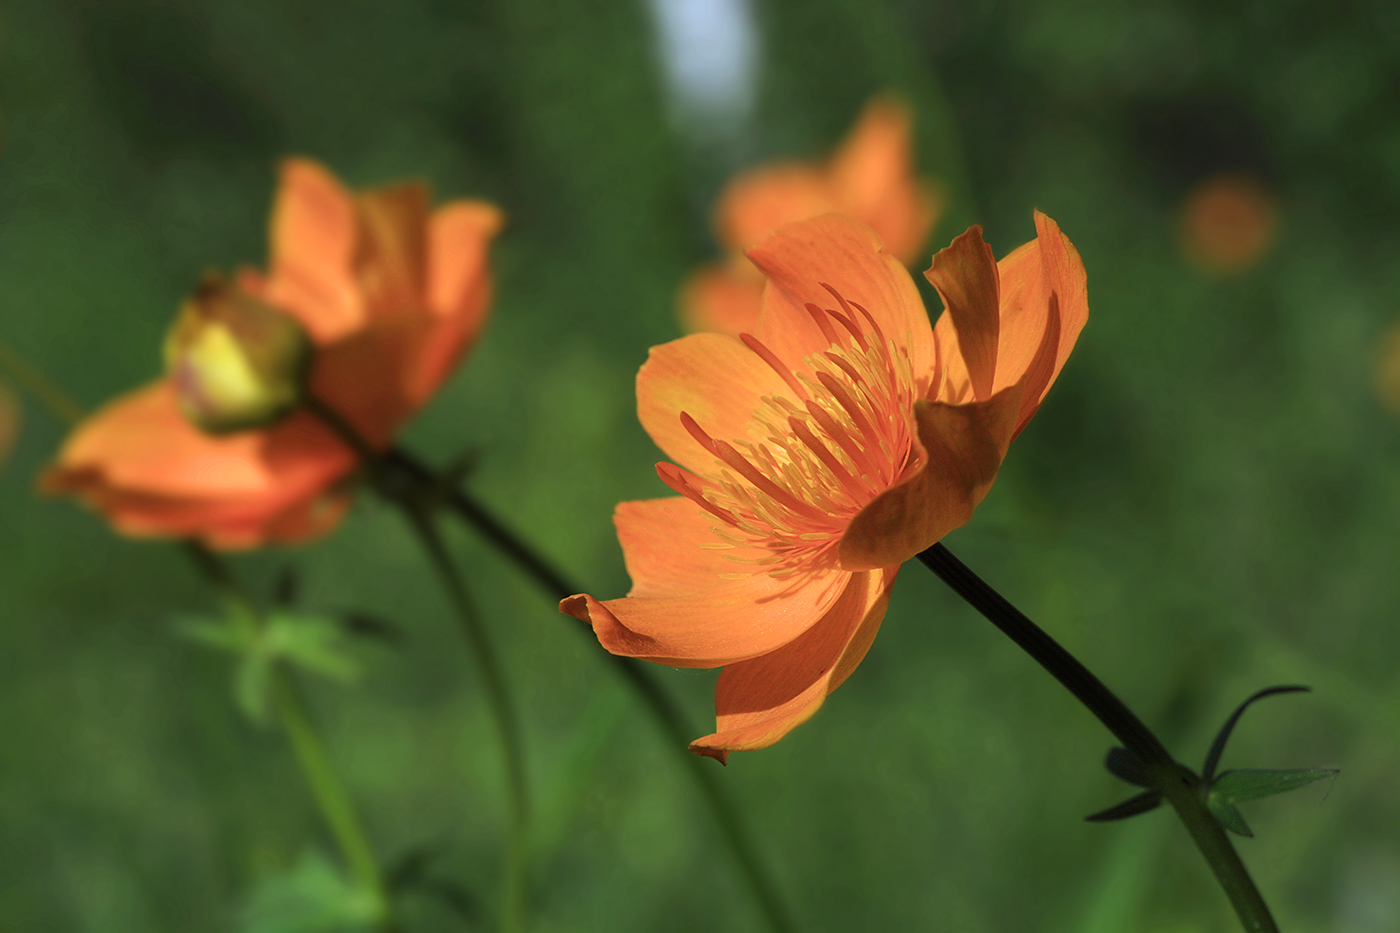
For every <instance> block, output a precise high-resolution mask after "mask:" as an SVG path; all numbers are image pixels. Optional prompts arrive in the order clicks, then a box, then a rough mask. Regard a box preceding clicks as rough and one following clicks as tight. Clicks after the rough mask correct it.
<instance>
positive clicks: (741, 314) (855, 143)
mask: <svg viewBox="0 0 1400 933" xmlns="http://www.w3.org/2000/svg"><path fill="white" fill-rule="evenodd" d="M910 123H911V120H910V116H909V109H908V108H907V107H906V106H904V104H902V103H901V102H900V101H899V100H897V99H895V98H893V97H877V98H875V99H874V100H872V101H871V102H870V103H869V104H867V105H866V108H865V112H864V113H862V114H861V117H860V122H858V123H857V124H856V126H855V129H853V130H852V131H851V134H850V136H848V137H847V138H846V141H845V142H844V143H842V144H841V148H840V149H838V150H837V151H836V154H835V155H833V156H832V157H831V160H830V161H829V162H828V163H827V164H826V165H825V166H818V165H810V164H804V163H792V162H789V163H780V164H777V165H770V166H766V167H764V168H759V169H755V170H753V171H750V172H746V173H745V174H743V175H740V176H739V177H738V178H735V179H734V180H733V181H732V182H730V183H729V186H728V187H727V188H726V189H725V191H724V194H723V195H721V197H720V202H719V207H718V209H717V210H716V212H715V222H714V223H715V235H716V237H717V238H718V239H719V241H720V244H721V245H722V246H723V247H724V248H725V249H726V250H727V251H728V252H729V257H728V259H727V260H726V261H725V263H724V265H722V266H711V267H708V268H705V269H702V270H701V271H700V272H698V273H696V274H695V275H694V276H692V277H691V278H690V279H689V280H688V281H687V282H686V283H685V285H684V286H682V288H681V294H680V311H681V320H682V323H683V324H684V325H685V327H686V329H687V330H690V331H715V332H717V333H721V334H730V335H733V336H736V337H737V336H738V335H739V334H741V333H744V332H746V331H752V330H753V329H754V326H755V325H756V324H757V322H758V313H759V308H760V307H761V305H762V298H763V274H762V273H761V272H759V271H758V269H757V268H756V267H755V266H754V264H753V263H751V262H749V260H748V259H746V258H744V254H743V250H744V249H745V248H747V247H749V246H751V245H753V244H754V243H757V242H758V241H759V240H761V239H763V238H764V237H766V236H768V235H769V234H770V233H772V232H773V231H774V230H776V229H777V228H779V227H781V226H783V225H784V224H787V223H791V222H793V221H797V220H805V219H807V218H809V217H816V216H818V215H820V214H826V213H829V212H832V211H835V212H836V213H839V214H845V215H846V216H847V217H851V218H853V219H855V220H858V221H860V222H861V223H863V224H865V225H866V226H867V227H869V228H870V229H872V230H874V231H875V232H876V233H877V234H878V235H879V236H880V237H881V238H882V239H883V240H884V241H885V248H886V249H887V250H888V251H889V252H890V253H891V254H893V255H894V256H895V258H897V259H898V260H899V261H900V262H902V263H904V264H906V265H907V264H909V263H911V262H913V261H914V260H916V259H917V258H918V257H919V254H920V252H921V250H922V249H923V247H924V241H925V240H927V239H928V234H929V231H930V230H931V229H932V228H933V225H934V223H936V222H937V220H938V214H939V211H940V208H941V204H942V195H941V193H940V192H939V191H938V190H937V189H936V188H935V187H934V186H932V185H931V184H929V183H928V182H925V181H922V180H920V179H918V178H915V177H914V175H913V164H912V162H913V159H912V156H911V148H912V147H911V144H910V139H909V137H910V132H911V127H910Z"/></svg>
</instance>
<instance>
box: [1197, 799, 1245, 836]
mask: <svg viewBox="0 0 1400 933" xmlns="http://www.w3.org/2000/svg"><path fill="white" fill-rule="evenodd" d="M1206 805H1207V806H1208V807H1210V812H1211V815H1213V816H1214V817H1215V818H1216V819H1217V820H1218V821H1219V822H1220V825H1221V826H1224V827H1225V828H1226V829H1228V830H1229V831H1230V832H1232V833H1234V834H1235V835H1237V836H1246V837H1248V838H1250V839H1253V838H1254V830H1252V829H1250V828H1249V824H1248V823H1246V822H1245V821H1244V815H1243V814H1242V813H1240V811H1239V810H1238V809H1237V808H1236V807H1235V805H1234V804H1233V803H1231V802H1230V801H1228V800H1222V799H1221V798H1219V797H1217V796H1215V795H1214V794H1211V795H1210V797H1209V798H1208V799H1207V800H1206Z"/></svg>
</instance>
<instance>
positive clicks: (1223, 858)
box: [919, 544, 1278, 933]
mask: <svg viewBox="0 0 1400 933" xmlns="http://www.w3.org/2000/svg"><path fill="white" fill-rule="evenodd" d="M919 560H921V561H923V563H924V565H925V566H927V567H928V568H929V569H930V570H932V571H933V572H934V573H936V574H937V575H938V577H939V578H940V579H941V580H942V581H943V582H944V583H947V584H948V585H949V586H950V587H952V588H953V591H954V592H955V593H957V594H958V595H959V596H961V597H962V598H963V599H965V600H966V601H967V602H968V603H969V604H970V605H971V606H972V607H973V608H974V609H976V610H977V611H978V612H980V613H982V615H984V616H986V618H987V620H988V621H989V622H991V623H992V624H993V625H995V626H996V627H997V628H999V629H1001V631H1002V633H1003V634H1005V635H1006V636H1007V637H1008V638H1010V639H1011V640H1012V641H1014V642H1015V643H1016V644H1017V645H1018V646H1020V648H1021V650H1023V651H1025V652H1026V653H1027V654H1029V655H1030V656H1031V657H1032V658H1033V659H1035V661H1036V663H1038V664H1039V665H1040V666H1041V667H1043V668H1045V670H1046V671H1048V672H1049V673H1050V674H1051V676H1053V677H1054V678H1055V679H1056V680H1058V681H1059V682H1060V683H1061V684H1063V685H1064V686H1065V687H1066V689H1068V690H1069V692H1070V693H1072V694H1074V696H1075V698H1076V699H1078V700H1079V702H1081V703H1083V704H1084V705H1085V706H1086V707H1088V708H1089V711H1090V712H1091V713H1093V714H1094V715H1095V716H1097V717H1098V719H1099V722H1101V723H1103V724H1104V726H1105V727H1106V728H1107V729H1108V731H1109V732H1112V733H1113V735H1114V736H1115V737H1116V738H1117V739H1118V741H1120V742H1122V743H1123V746H1124V747H1125V748H1126V749H1127V750H1128V751H1130V752H1132V754H1133V755H1134V757H1136V758H1137V760H1138V761H1139V762H1140V763H1141V764H1142V766H1143V768H1144V770H1145V771H1146V773H1147V775H1148V776H1149V777H1150V778H1151V779H1152V782H1153V786H1154V787H1156V788H1157V789H1158V790H1160V791H1161V792H1162V794H1163V796H1165V797H1166V798H1167V800H1168V801H1169V802H1170V803H1171V805H1172V806H1173V807H1175V808H1176V812H1177V815H1178V816H1180V817H1181V821H1182V822H1183V823H1185V824H1186V829H1187V831H1188V832H1189V833H1190V834H1191V838H1192V840H1193V841H1194V842H1195V843H1196V847H1197V848H1198V849H1200V850H1201V854H1202V855H1203V856H1205V859H1206V862H1207V863H1209V865H1210V867H1211V870H1212V871H1214V872H1215V877H1216V879H1217V880H1218V881H1219V882H1220V886H1221V887H1222V888H1224V889H1225V893H1226V895H1227V896H1229V898H1230V903H1231V904H1232V905H1233V906H1234V908H1235V913H1236V915H1238V916H1239V918H1240V923H1241V924H1243V926H1244V929H1245V930H1246V931H1248V933H1278V925H1277V924H1276V923H1274V918H1273V916H1272V915H1271V914H1270V913H1269V907H1268V905H1267V904H1265V903H1264V898H1263V896H1262V895H1261V894H1260V893H1259V889H1258V888H1257V887H1256V886H1255V884H1254V880H1253V879H1252V878H1250V876H1249V871H1248V870H1247V869H1246V868H1245V866H1244V862H1242V861H1241V860H1240V856H1239V853H1238V852H1236V851H1235V847H1234V845H1233V844H1231V842H1230V838H1229V836H1227V835H1226V832H1225V828H1224V827H1223V826H1221V825H1220V823H1219V822H1218V821H1217V820H1216V819H1215V817H1213V816H1211V813H1210V810H1209V809H1207V807H1206V799H1205V792H1206V787H1205V785H1204V783H1203V782H1202V781H1201V779H1200V778H1199V777H1197V775H1196V774H1195V773H1194V772H1193V771H1191V770H1190V769H1189V768H1187V767H1185V766H1184V765H1181V764H1178V763H1177V762H1176V760H1175V759H1173V758H1172V756H1171V754H1170V753H1169V752H1168V751H1167V749H1166V747H1165V746H1163V745H1162V743H1161V741H1160V740H1158V738H1157V736H1156V735H1154V734H1153V733H1152V730H1151V729H1149V728H1148V727H1147V726H1146V725H1145V724H1144V723H1143V721H1142V720H1141V719H1139V718H1138V717H1137V716H1136V715H1134V714H1133V711H1132V710H1130V709H1128V707H1127V706H1126V705H1124V703H1123V701H1122V700H1120V699H1118V697H1116V696H1115V695H1114V694H1113V691H1111V690H1109V689H1108V687H1106V686H1104V683H1103V681H1101V680H1099V679H1098V678H1097V677H1095V676H1094V675H1093V674H1092V673H1091V672H1090V671H1089V669H1088V668H1086V667H1085V666H1084V665H1083V664H1081V663H1079V661H1078V659H1076V658H1075V657H1074V655H1072V654H1070V653H1069V652H1068V651H1066V650H1065V649H1064V648H1063V647H1061V646H1060V644H1059V643H1058V642H1056V641H1055V640H1054V639H1053V638H1051V637H1050V636H1049V635H1047V634H1046V633H1045V632H1044V630H1042V629H1041V628H1040V627H1039V626H1038V625H1036V624H1035V623H1034V622H1032V621H1031V620H1030V619H1028V618H1026V616H1025V615H1023V614H1022V613H1021V611H1020V610H1018V609H1017V608H1016V607H1015V606H1013V605H1011V603H1009V602H1007V601H1006V599H1005V598H1004V597H1003V596H1002V595H1001V594H1000V593H998V592H997V591H996V590H994V589H992V587H990V586H989V585H987V583H985V582H984V581H983V580H982V578H981V577H979V576H977V574H975V573H973V572H972V571H971V570H969V569H968V567H967V566H966V565H965V564H963V562H962V561H960V560H958V559H957V558H956V557H954V556H953V554H952V552H950V551H949V550H948V549H947V548H946V547H944V546H943V545H942V544H935V545H934V546H933V547H931V548H929V549H928V550H926V551H924V552H922V553H921V554H919Z"/></svg>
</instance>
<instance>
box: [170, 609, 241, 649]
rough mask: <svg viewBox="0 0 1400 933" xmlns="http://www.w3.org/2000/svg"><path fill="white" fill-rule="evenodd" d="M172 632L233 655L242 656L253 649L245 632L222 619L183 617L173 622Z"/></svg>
mask: <svg viewBox="0 0 1400 933" xmlns="http://www.w3.org/2000/svg"><path fill="white" fill-rule="evenodd" d="M174 631H175V634H176V635H178V636H180V637H181V638H184V639H188V640H189V641H192V642H196V643H198V644H201V645H204V646H206V647H209V648H217V649H219V650H220V651H229V652H232V653H234V654H243V653H245V652H247V651H250V650H252V649H253V647H254V642H253V640H252V638H250V637H249V634H248V632H247V631H245V630H244V629H241V628H239V627H237V626H235V625H231V624H229V623H228V622H226V621H224V620H222V619H212V618H208V617H206V616H185V617H182V618H179V619H176V620H175V626H174Z"/></svg>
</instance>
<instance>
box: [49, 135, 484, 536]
mask: <svg viewBox="0 0 1400 933" xmlns="http://www.w3.org/2000/svg"><path fill="white" fill-rule="evenodd" d="M501 223H502V218H501V214H500V212H499V211H498V210H497V209H496V208H494V207H492V206H490V205H488V204H485V203H481V202H477V201H454V202H451V203H449V204H447V205H445V206H443V207H441V208H439V209H438V210H437V211H432V212H430V207H429V194H428V191H427V189H426V188H425V186H423V185H421V184H412V183H410V184H400V185H395V186H392V187H386V188H377V189H372V190H369V191H365V192H362V193H359V194H351V193H350V192H348V191H347V190H346V189H345V188H344V187H343V186H342V185H341V184H340V183H339V182H338V181H337V180H336V179H335V177H334V176H333V175H331V174H330V172H328V171H327V170H326V169H324V168H323V167H321V166H320V165H318V164H316V163H314V162H310V161H307V160H299V159H293V160H289V161H287V162H286V163H284V164H283V167H282V173H281V184H280V188H279V190H278V193H277V197H276V202H275V204H274V207H273V213H272V223H271V250H270V253H271V261H270V264H269V265H270V268H269V271H268V274H266V275H263V274H262V273H259V272H257V271H254V270H251V269H245V270H242V271H241V272H239V274H238V275H237V276H236V277H235V278H234V279H232V280H230V281H224V280H222V279H218V278H212V277H211V278H206V280H205V282H204V284H202V285H201V286H200V288H199V290H198V291H197V292H196V293H195V295H194V296H193V297H192V298H191V299H190V300H189V301H188V302H186V304H185V305H184V308H183V309H182V312H181V315H180V317H179V318H178V319H177V321H176V323H175V325H174V326H173V328H172V330H171V333H170V335H169V337H168V339H167V343H166V357H167V364H168V366H169V369H168V371H167V373H166V375H165V376H164V377H163V378H161V379H159V380H157V381H156V382H155V383H153V384H151V385H149V386H146V387H145V388H143V389H139V390H137V391H135V392H133V393H131V394H129V395H126V396H123V397H122V398H119V399H117V400H115V401H113V402H110V403H109V404H107V405H106V406H105V407H104V408H102V409H101V410H100V411H98V412H97V413H96V414H95V415H93V416H92V417H91V418H90V419H88V420H87V421H85V422H84V423H83V424H81V425H80V426H79V427H78V428H77V430H76V431H74V433H73V435H72V436H71V437H70V438H69V439H68V441H67V443H66V444H65V445H64V447H63V449H62V451H61V452H60V454H59V457H58V462H57V463H56V464H55V465H54V466H53V467H51V468H50V469H49V470H48V471H47V472H46V473H45V475H44V476H43V478H42V486H43V488H44V489H46V490H47V491H49V492H53V493H63V494H70V495H74V496H77V497H79V498H81V499H82V500H83V501H84V502H86V503H87V504H88V505H90V506H92V507H93V508H96V509H97V510H99V511H101V512H103V513H104V514H105V515H106V516H107V518H108V519H109V520H110V521H111V522H112V524H113V525H114V526H115V527H116V528H117V529H118V530H120V531H122V532H124V533H127V534H132V535H162V536H180V537H197V538H199V539H201V540H203V541H205V542H206V543H208V544H210V545H213V546H216V547H226V548H246V547H256V546H258V545H262V544H265V543H271V542H293V541H300V540H304V539H306V538H309V537H312V536H315V535H318V534H322V533H325V532H326V531H329V530H330V529H331V528H332V527H334V526H335V524H336V523H337V522H338V521H339V518H340V516H341V515H342V514H343V512H344V509H345V505H346V504H347V498H346V495H345V492H344V490H343V489H342V488H341V486H342V481H343V480H344V479H346V478H347V476H348V475H349V474H350V473H351V472H352V471H353V470H354V469H355V467H356V465H357V459H356V455H355V453H354V452H353V451H352V450H351V449H350V448H349V447H347V446H346V444H345V443H344V442H343V441H342V440H341V439H340V438H339V437H338V436H337V435H336V434H335V433H334V432H333V431H332V430H331V428H329V427H328V426H327V425H325V424H324V423H322V422H321V421H320V420H318V418H317V417H316V416H315V415H313V414H311V413H310V412H309V411H306V410H304V409H298V408H297V402H298V400H299V399H301V398H303V397H304V396H303V394H302V393H303V392H310V393H312V394H313V395H314V396H315V397H316V399H317V400H318V402H320V403H322V404H324V405H326V406H328V407H329V408H331V409H333V410H334V411H335V412H336V413H338V414H339V415H340V416H341V417H343V418H344V419H345V420H346V421H347V422H349V424H350V425H351V426H353V427H354V429H355V430H356V431H357V432H359V434H360V435H361V436H362V437H363V438H365V439H366V440H367V441H368V442H369V443H370V444H373V445H375V446H384V445H387V444H388V442H389V440H390V439H391V438H392V436H393V434H394V432H395V431H396V430H397V429H398V428H399V426H400V425H402V424H403V422H404V421H406V420H407V419H408V418H409V417H410V416H412V415H413V414H414V413H415V412H416V411H417V410H418V409H419V408H420V407H421V406H422V405H423V404H425V403H426V402H427V401H428V399H429V398H430V397H431V396H432V394H433V392H434V391H435V390H436V389H437V387H438V386H439V385H440V384H441V383H442V381H443V380H444V379H445V378H446V377H447V375H448V374H449V373H450V372H451V371H452V369H453V367H454V366H455V365H456V362H457V360H458V359H459V357H460V356H461V354H462V353H463V352H464V351H465V350H466V349H467V348H468V347H469V346H470V345H471V343H472V341H473V340H474V339H475V338H476V335H477V333H478V332H479V331H480V329H481V326H482V323H483V322H484V320H485V317H486V312H487V308H488V306H489V303H490V293H491V282H490V273H489V268H488V265H487V252H488V247H489V245H490V242H491V240H492V238H493V237H494V236H495V234H496V232H497V231H498V230H499V229H500V226H501ZM308 341H309V343H308ZM308 350H310V351H311V352H312V355H313V358H312V359H311V360H310V361H309V365H308V361H307V360H306V359H305V357H306V355H307V352H308Z"/></svg>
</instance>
